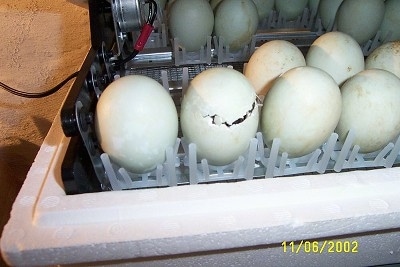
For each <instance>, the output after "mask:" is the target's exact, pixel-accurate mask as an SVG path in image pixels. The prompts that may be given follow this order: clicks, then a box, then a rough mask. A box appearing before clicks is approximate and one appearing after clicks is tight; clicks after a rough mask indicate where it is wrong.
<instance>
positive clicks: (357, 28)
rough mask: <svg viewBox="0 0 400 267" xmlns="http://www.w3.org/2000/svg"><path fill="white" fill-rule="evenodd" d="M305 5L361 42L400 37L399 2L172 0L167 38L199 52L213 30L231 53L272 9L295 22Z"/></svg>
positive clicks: (328, 26) (326, 23)
mask: <svg viewBox="0 0 400 267" xmlns="http://www.w3.org/2000/svg"><path fill="white" fill-rule="evenodd" d="M160 1H161V0H160ZM161 5H162V6H164V5H165V2H164V3H161ZM307 6H308V8H310V9H311V10H315V12H317V15H318V17H319V18H320V19H321V23H322V26H323V27H324V28H325V29H328V30H329V31H330V30H331V29H337V30H338V31H341V32H344V33H347V34H349V35H350V36H352V37H353V38H354V39H355V40H356V41H357V42H358V43H359V44H365V43H366V42H367V41H368V40H371V39H373V38H374V37H375V36H376V35H377V33H378V32H379V34H380V40H381V41H392V40H397V39H399V38H400V28H399V27H398V25H399V23H400V1H398V0H386V1H384V0H240V1H239V0H209V1H208V0H173V1H169V3H168V8H167V10H168V12H167V13H168V19H167V20H168V25H169V30H170V33H171V37H172V38H177V39H178V40H179V44H180V45H181V46H183V47H185V49H186V51H189V52H190V51H198V50H200V48H201V46H203V45H205V43H206V40H207V36H211V35H212V34H214V35H215V36H218V37H222V38H223V40H224V44H225V45H229V47H230V49H231V51H235V50H238V49H241V48H243V47H244V46H245V45H247V44H248V43H249V42H250V41H251V38H252V36H253V35H254V34H255V33H256V31H257V26H258V23H259V22H260V21H262V20H263V19H265V18H266V17H267V16H268V15H269V14H270V12H271V11H272V10H274V9H275V10H277V11H278V12H279V14H280V15H281V16H283V17H284V18H286V19H287V20H295V19H297V18H298V17H299V16H301V15H302V13H303V11H304V8H306V7H307ZM361 29H362V30H361Z"/></svg>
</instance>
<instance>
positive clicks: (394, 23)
mask: <svg viewBox="0 0 400 267" xmlns="http://www.w3.org/2000/svg"><path fill="white" fill-rule="evenodd" d="M316 2H319V3H318V15H319V17H320V18H321V23H322V26H323V27H324V28H325V29H332V28H336V29H337V30H338V31H341V32H344V33H347V34H349V35H350V36H352V37H353V38H354V39H355V40H356V41H357V42H358V43H359V44H364V43H366V42H367V41H368V40H370V39H372V38H374V37H375V35H376V34H377V33H378V32H379V33H380V39H381V41H393V40H398V39H400V28H399V27H398V25H399V23H400V1H398V0H318V1H316Z"/></svg>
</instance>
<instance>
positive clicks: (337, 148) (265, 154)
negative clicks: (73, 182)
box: [101, 65, 400, 190]
mask: <svg viewBox="0 0 400 267" xmlns="http://www.w3.org/2000/svg"><path fill="white" fill-rule="evenodd" d="M211 67H232V66H229V65H213V66H207V67H205V66H203V67H199V66H197V67H193V66H192V67H191V70H189V69H188V67H182V68H180V67H177V68H171V69H169V70H166V69H156V70H153V72H152V71H150V70H148V69H147V70H144V72H139V73H140V74H146V75H149V76H160V77H161V80H160V82H161V83H162V84H163V86H164V88H165V89H166V90H167V91H168V92H172V91H173V90H175V89H174V87H176V86H177V83H180V86H179V89H178V92H179V93H180V95H178V97H177V96H176V95H175V98H177V99H176V100H177V101H180V99H181V98H182V96H183V94H184V92H185V90H186V89H187V86H188V84H189V82H190V79H191V78H193V77H194V76H195V74H196V73H198V72H201V71H202V70H204V69H206V68H211ZM179 71H180V72H181V73H179ZM170 79H172V80H173V81H171V84H172V85H170ZM179 79H181V81H178V80H179ZM178 105H179V104H178ZM353 140H354V133H353V132H352V131H351V132H350V133H349V134H348V136H347V138H346V140H345V142H344V143H343V144H341V143H340V142H339V141H338V135H337V134H336V133H333V134H332V135H331V136H330V138H329V139H328V140H327V141H326V142H325V143H324V145H323V146H322V147H320V148H318V149H316V150H315V151H314V152H312V153H310V154H308V155H306V156H303V157H300V158H289V157H288V154H287V153H285V152H284V153H282V154H280V153H279V144H280V140H279V139H275V140H274V141H273V142H272V145H270V146H267V145H266V144H265V143H264V140H263V136H262V133H261V132H258V133H257V134H256V136H255V137H254V138H252V139H251V140H250V143H249V148H248V150H247V151H246V152H245V153H244V154H243V155H242V156H240V157H239V158H238V159H237V160H236V161H234V162H232V163H231V164H229V165H226V166H212V165H209V164H208V162H207V160H206V159H199V158H197V156H196V145H195V144H193V143H192V144H189V143H187V142H186V141H185V139H184V137H183V138H177V141H176V143H175V146H174V147H170V148H168V149H167V150H166V161H165V162H164V163H163V164H159V165H158V166H157V167H156V168H155V170H153V171H151V172H149V173H145V174H134V173H130V172H128V171H127V170H125V169H124V168H121V167H120V166H118V165H117V164H115V163H113V162H112V161H111V160H110V158H109V157H108V155H107V154H106V153H104V154H102V155H101V160H102V162H103V164H104V166H105V169H106V172H107V174H108V177H109V179H110V184H111V186H112V189H113V190H123V189H136V188H151V187H165V186H177V185H185V184H198V183H210V182H221V181H225V182H226V181H237V180H250V179H254V178H272V177H277V176H287V175H299V174H305V173H325V172H326V171H336V172H340V171H344V170H349V169H360V168H376V167H386V168H390V167H392V166H393V165H394V164H396V163H399V162H400V157H399V152H400V137H399V138H398V139H397V140H393V142H391V143H389V144H387V145H386V146H385V147H384V148H383V149H381V150H379V151H376V152H374V153H369V154H360V153H358V150H359V147H358V146H357V145H355V146H353Z"/></svg>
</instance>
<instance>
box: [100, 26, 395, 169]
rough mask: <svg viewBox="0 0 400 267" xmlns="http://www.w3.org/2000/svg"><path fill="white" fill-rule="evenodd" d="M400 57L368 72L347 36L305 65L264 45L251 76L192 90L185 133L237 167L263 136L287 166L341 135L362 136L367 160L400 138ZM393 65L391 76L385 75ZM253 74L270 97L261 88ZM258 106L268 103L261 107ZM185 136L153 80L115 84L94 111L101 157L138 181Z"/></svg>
mask: <svg viewBox="0 0 400 267" xmlns="http://www.w3.org/2000/svg"><path fill="white" fill-rule="evenodd" d="M399 48H400V43H399V42H392V43H388V44H385V45H382V46H381V47H379V48H378V49H377V50H376V51H374V53H372V54H371V55H370V56H369V57H368V58H367V61H366V62H367V64H366V65H367V68H371V69H368V70H365V64H364V57H363V55H362V52H361V48H360V46H359V45H358V44H357V42H356V41H355V40H354V39H352V38H351V37H350V36H348V35H346V34H343V33H340V32H330V33H327V34H324V35H322V36H321V37H319V38H318V39H317V40H316V41H315V42H314V43H313V44H312V46H311V47H310V50H309V51H308V53H307V55H306V57H305V58H304V56H303V54H302V53H301V52H300V51H299V50H298V48H297V47H295V46H294V45H292V44H291V43H289V42H287V41H282V40H275V41H270V42H267V43H265V44H264V45H263V46H261V47H259V48H258V49H257V50H256V52H255V53H254V54H253V55H252V57H251V58H250V60H249V62H248V63H247V65H246V67H245V71H244V74H242V73H240V72H238V71H236V70H234V69H231V68H222V67H219V68H211V69H207V70H205V71H203V72H201V73H200V74H198V75H197V76H196V77H195V78H194V79H193V80H192V81H191V82H190V84H189V87H188V89H187V91H186V93H185V95H184V97H183V99H182V103H181V111H180V126H181V129H182V134H183V136H184V138H185V139H186V141H187V142H188V143H194V144H196V148H197V150H196V151H197V153H198V158H205V159H207V160H208V162H209V163H210V164H211V165H226V164H229V163H231V162H233V161H234V160H236V159H237V158H238V157H239V156H240V155H241V154H243V153H244V152H245V151H246V150H247V148H248V145H249V141H250V139H251V138H253V137H254V136H255V134H256V132H257V131H258V130H261V132H262V133H263V137H264V139H265V141H266V143H267V145H271V143H272V141H273V139H274V138H279V139H280V141H281V142H280V143H281V145H280V152H281V153H282V152H287V153H288V155H289V157H300V156H303V155H306V154H308V153H310V152H312V151H314V150H315V149H316V148H318V147H320V146H321V145H322V144H323V143H324V142H325V141H326V139H327V138H328V137H329V136H330V135H331V133H332V132H333V131H335V130H336V132H337V133H338V134H339V136H340V139H341V140H344V139H345V138H346V135H347V133H348V131H349V130H350V129H352V130H355V135H356V139H355V144H358V145H359V146H360V147H361V149H360V152H361V153H368V152H372V151H375V150H378V149H380V148H382V147H383V146H384V145H386V144H387V143H388V142H390V141H391V140H392V139H394V138H395V137H397V136H398V135H399V134H400V116H398V114H400V105H399V104H400V78H399V77H400V72H399V62H400V49H399ZM296 49H297V51H296ZM358 50H359V51H358ZM379 51H381V52H379ZM382 51H383V52H382ZM375 52H376V53H375ZM269 55H274V57H271V56H269ZM296 57H297V59H296ZM318 57H319V60H318ZM301 59H302V60H301ZM295 62H297V63H296V64H295ZM298 62H300V63H298ZM318 64H320V65H318ZM390 66H394V68H392V69H391V70H390V71H391V72H390V71H389V70H382V68H387V67H390ZM374 68H381V69H374ZM395 68H397V70H396V69H395ZM251 69H254V71H249V70H251ZM255 70H258V76H257V75H256V76H257V77H256V78H257V79H259V80H260V79H261V80H264V81H263V82H264V84H265V85H267V84H268V86H269V88H268V89H267V90H264V91H260V90H258V89H257V87H256V86H255V85H254V81H255V78H254V76H253V74H254V73H256V71H255ZM396 71H397V75H398V76H399V77H397V76H396V75H395V74H393V72H396ZM339 74H340V75H339ZM343 76H345V77H343ZM258 82H260V81H258ZM263 89H265V88H263ZM259 98H264V99H263V105H262V108H259V105H258V102H259V101H257V100H258V99H259ZM178 128H179V120H178V114H177V110H176V107H175V104H174V102H173V100H172V98H171V96H170V95H169V93H168V92H167V91H166V90H165V89H164V87H162V86H161V84H159V83H158V82H157V81H155V80H153V79H151V78H149V77H146V76H140V75H129V76H125V77H122V78H119V79H117V80H115V81H114V82H112V83H111V84H110V85H109V86H108V87H107V88H106V89H105V91H104V92H103V93H102V95H101V97H100V99H99V102H98V104H97V107H96V116H95V129H96V134H97V138H98V140H99V143H100V146H101V148H102V149H103V151H105V152H106V153H108V154H109V156H110V158H111V159H112V160H113V161H114V162H116V163H118V164H119V165H120V166H123V167H125V168H126V169H128V170H130V171H131V172H134V173H144V172H148V171H150V170H152V169H153V168H155V167H156V165H157V164H160V163H162V162H164V161H165V150H166V148H167V147H173V146H174V144H175V142H176V138H177V135H178Z"/></svg>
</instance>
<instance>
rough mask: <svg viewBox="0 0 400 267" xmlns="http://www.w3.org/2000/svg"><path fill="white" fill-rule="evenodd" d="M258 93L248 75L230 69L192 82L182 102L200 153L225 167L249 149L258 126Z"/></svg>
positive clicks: (186, 132)
mask: <svg viewBox="0 0 400 267" xmlns="http://www.w3.org/2000/svg"><path fill="white" fill-rule="evenodd" d="M256 98H257V96H256V93H255V90H254V88H253V86H252V85H251V84H250V82H249V81H248V80H247V78H246V77H245V76H244V75H243V74H242V73H240V72H238V71H236V70H234V69H230V68H222V67H220V68H212V69H208V70H205V71H203V72H201V73H200V74H198V75H197V76H196V77H195V78H194V79H193V80H192V81H191V82H190V84H189V88H188V90H187V92H186V94H185V95H184V97H183V100H182V105H181V114H180V120H181V127H182V133H183V136H184V138H185V139H186V140H187V142H188V143H194V144H196V148H197V156H198V158H200V159H203V158H205V159H207V161H208V163H210V164H212V165H216V166H223V165H227V164H229V163H232V162H234V161H235V160H237V159H238V158H239V156H240V155H242V154H243V153H244V152H245V151H246V150H247V148H248V146H249V143H250V140H251V138H253V137H254V136H255V134H256V132H257V129H258V121H259V112H258V106H257V103H256Z"/></svg>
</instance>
